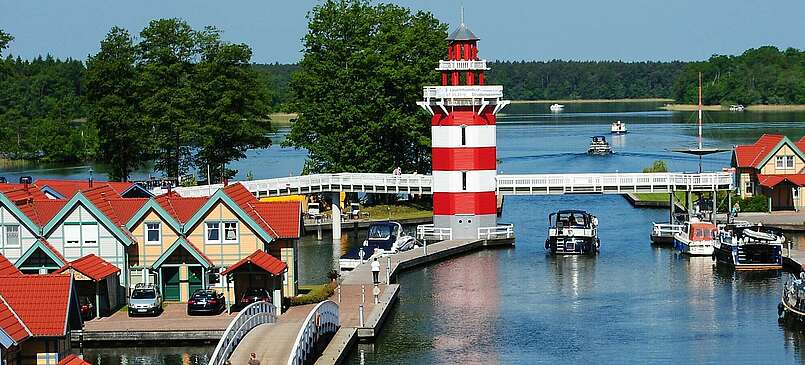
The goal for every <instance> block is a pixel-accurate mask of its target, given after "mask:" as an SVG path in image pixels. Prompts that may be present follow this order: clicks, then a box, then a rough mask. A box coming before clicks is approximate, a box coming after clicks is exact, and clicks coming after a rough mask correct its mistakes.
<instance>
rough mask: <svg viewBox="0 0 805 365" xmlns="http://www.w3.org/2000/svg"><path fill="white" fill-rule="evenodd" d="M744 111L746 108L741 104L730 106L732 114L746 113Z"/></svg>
mask: <svg viewBox="0 0 805 365" xmlns="http://www.w3.org/2000/svg"><path fill="white" fill-rule="evenodd" d="M744 109H746V107H744V106H743V105H741V104H733V105H730V111H731V112H742V111H744Z"/></svg>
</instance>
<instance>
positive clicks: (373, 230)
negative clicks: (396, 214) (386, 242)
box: [369, 224, 391, 238]
mask: <svg viewBox="0 0 805 365" xmlns="http://www.w3.org/2000/svg"><path fill="white" fill-rule="evenodd" d="M390 236H391V226H389V225H385V224H384V225H374V226H371V227H369V238H389V237H390Z"/></svg>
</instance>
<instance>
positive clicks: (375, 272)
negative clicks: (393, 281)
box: [372, 257, 380, 285]
mask: <svg viewBox="0 0 805 365" xmlns="http://www.w3.org/2000/svg"><path fill="white" fill-rule="evenodd" d="M379 276H380V261H377V257H375V258H374V260H372V282H373V283H374V284H375V285H377V284H378V283H380V280H379V279H378V277H379Z"/></svg>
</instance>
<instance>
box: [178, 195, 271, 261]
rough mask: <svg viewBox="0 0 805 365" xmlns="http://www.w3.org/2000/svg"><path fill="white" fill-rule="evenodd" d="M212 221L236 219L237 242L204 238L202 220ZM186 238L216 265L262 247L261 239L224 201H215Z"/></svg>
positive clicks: (236, 259)
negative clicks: (211, 240)
mask: <svg viewBox="0 0 805 365" xmlns="http://www.w3.org/2000/svg"><path fill="white" fill-rule="evenodd" d="M212 221H219V222H220V221H237V222H238V243H237V244H231V243H210V244H208V243H207V242H206V240H205V237H204V234H205V224H204V222H212ZM221 236H222V237H223V225H222V226H221ZM187 238H188V240H189V241H190V242H192V243H193V244H194V245H196V247H198V248H199V249H200V250H202V252H204V254H205V255H207V256H208V257H209V258H210V259H211V260H212V261H213V262H214V263H215V265H216V266H223V267H226V266H229V265H232V264H234V263H236V262H238V261H239V260H240V259H242V258H244V257H246V256H249V255H251V254H252V253H254V251H257V250H260V249H263V246H264V244H263V241H262V240H261V239H260V238H259V237H258V236H257V235H256V234H255V233H254V232H253V231H252V230H251V228H249V226H248V225H246V223H245V222H243V221H242V220H240V219H238V217H237V216H236V215H235V213H234V212H232V210H231V209H229V207H227V206H226V204H224V203H221V202H219V203H217V204H215V205H214V206H213V208H212V209H210V210H209V211H208V212H207V214H206V215H205V216H204V218H203V219H202V220H201V221H200V222H199V223H198V224H197V225H196V226H195V227H192V228H191V229H190V230H189V231H188V234H187Z"/></svg>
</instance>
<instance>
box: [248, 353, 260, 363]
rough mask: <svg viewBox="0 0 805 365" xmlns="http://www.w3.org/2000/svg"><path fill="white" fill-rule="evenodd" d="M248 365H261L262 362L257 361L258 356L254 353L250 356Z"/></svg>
mask: <svg viewBox="0 0 805 365" xmlns="http://www.w3.org/2000/svg"><path fill="white" fill-rule="evenodd" d="M248 365H260V360H257V354H255V353H254V352H252V353H251V354H249V363H248Z"/></svg>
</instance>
